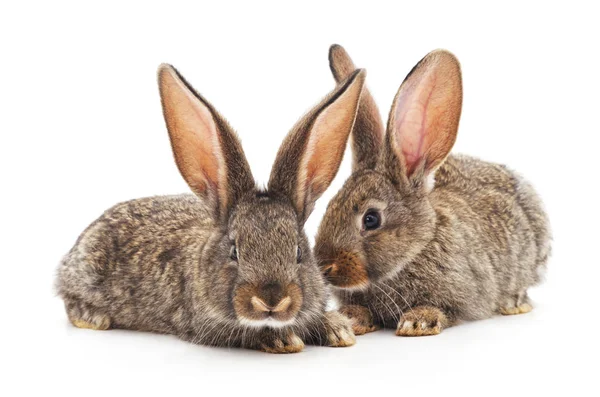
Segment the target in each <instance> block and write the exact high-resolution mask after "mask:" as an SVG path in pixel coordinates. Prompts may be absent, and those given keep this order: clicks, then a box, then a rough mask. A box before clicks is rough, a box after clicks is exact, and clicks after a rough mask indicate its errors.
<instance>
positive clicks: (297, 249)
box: [296, 246, 302, 263]
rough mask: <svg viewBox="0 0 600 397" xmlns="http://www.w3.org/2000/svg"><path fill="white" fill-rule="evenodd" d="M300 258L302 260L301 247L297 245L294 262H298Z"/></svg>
mask: <svg viewBox="0 0 600 397" xmlns="http://www.w3.org/2000/svg"><path fill="white" fill-rule="evenodd" d="M301 260H302V248H300V246H298V247H297V248H296V262H298V263H300V261H301Z"/></svg>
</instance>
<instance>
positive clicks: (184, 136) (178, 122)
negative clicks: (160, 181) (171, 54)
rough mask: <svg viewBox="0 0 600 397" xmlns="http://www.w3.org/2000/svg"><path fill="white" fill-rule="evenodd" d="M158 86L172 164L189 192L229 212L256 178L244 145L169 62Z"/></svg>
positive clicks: (220, 216) (161, 70) (220, 214)
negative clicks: (173, 156) (244, 150)
mask: <svg viewBox="0 0 600 397" xmlns="http://www.w3.org/2000/svg"><path fill="white" fill-rule="evenodd" d="M158 84H159V88H160V97H161V101H162V108H163V114H164V117H165V121H166V124H167V129H168V130H169V137H170V139H171V146H172V148H173V154H174V155H175V162H176V163H177V167H178V168H179V171H180V172H181V175H182V176H183V178H184V179H185V181H186V182H187V184H188V185H189V186H190V188H191V189H192V191H193V192H194V193H196V195H198V196H199V197H200V198H202V199H203V200H204V201H205V202H207V203H208V205H209V206H210V207H211V208H212V209H213V211H214V216H215V218H216V219H223V218H224V217H226V216H227V215H228V211H229V209H230V208H231V206H232V205H233V204H234V203H235V202H236V200H237V199H239V197H240V195H242V194H243V193H245V192H247V191H249V190H252V189H254V179H253V178H252V173H251V171H250V167H249V166H248V162H247V161H246V157H245V155H244V152H243V150H242V147H241V145H240V143H239V141H238V139H237V137H236V136H235V133H234V132H233V131H232V129H231V127H229V125H228V124H227V122H226V121H225V120H224V119H223V118H222V117H221V116H220V115H219V114H218V113H217V111H216V110H215V109H214V108H213V107H212V106H211V105H210V104H209V103H208V102H207V101H206V100H205V99H204V98H202V97H201V96H200V95H199V94H197V93H196V92H195V91H194V89H193V88H192V87H191V86H190V85H189V84H188V83H187V82H186V81H185V80H184V79H183V77H182V76H181V75H180V74H179V73H178V72H177V70H175V68H173V67H172V66H170V65H161V66H160V68H159V70H158Z"/></svg>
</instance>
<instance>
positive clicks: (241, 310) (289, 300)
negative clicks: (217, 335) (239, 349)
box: [233, 282, 303, 328]
mask: <svg viewBox="0 0 600 397" xmlns="http://www.w3.org/2000/svg"><path fill="white" fill-rule="evenodd" d="M302 301H303V296H302V290H301V289H300V287H299V286H298V284H296V283H286V284H283V283H279V282H268V283H264V284H250V283H244V284H241V285H239V286H238V287H237V288H236V291H235V294H234V297H233V308H234V310H235V312H236V314H237V317H238V320H239V321H240V323H241V324H243V325H248V326H253V327H265V326H267V327H272V328H280V327H285V326H286V325H290V324H292V323H293V322H294V321H295V319H296V315H297V314H298V312H299V311H300V307H301V306H302Z"/></svg>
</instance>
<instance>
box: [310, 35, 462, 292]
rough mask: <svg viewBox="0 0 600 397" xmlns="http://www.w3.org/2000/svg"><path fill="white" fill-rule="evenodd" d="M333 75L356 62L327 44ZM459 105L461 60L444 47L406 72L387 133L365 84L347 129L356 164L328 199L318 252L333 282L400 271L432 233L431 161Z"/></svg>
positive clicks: (451, 131) (437, 161) (437, 159)
mask: <svg viewBox="0 0 600 397" xmlns="http://www.w3.org/2000/svg"><path fill="white" fill-rule="evenodd" d="M329 59H330V67H331V70H332V72H333V75H334V77H335V78H336V80H338V81H339V80H341V79H343V78H345V77H346V76H347V75H348V73H351V72H352V71H353V70H354V69H355V67H354V64H353V63H352V60H351V59H350V57H349V56H348V54H347V53H346V52H345V50H344V49H343V48H342V47H340V46H338V45H334V46H332V47H331V49H330V58H329ZM461 106H462V81H461V72H460V66H459V63H458V61H457V60H456V58H455V57H454V56H453V55H452V54H451V53H449V52H447V51H444V50H437V51H433V52H431V53H429V54H428V55H426V56H425V57H424V58H423V59H422V60H421V61H420V62H419V63H418V64H417V65H416V66H415V67H414V68H413V69H412V71H411V72H410V73H409V74H408V75H407V76H406V78H405V80H404V82H403V83H402V85H401V86H400V88H399V90H398V93H397V95H396V97H395V99H394V102H393V105H392V107H391V110H390V114H389V120H388V125H387V133H386V132H385V131H384V128H383V123H382V121H381V118H380V116H379V111H378V109H377V107H376V106H375V103H374V101H373V99H372V97H371V95H370V94H369V93H368V91H367V90H366V89H365V90H364V93H363V95H362V98H361V101H360V104H359V110H358V114H357V119H356V122H355V126H354V129H353V132H352V151H353V166H352V168H353V172H352V175H351V176H350V178H349V179H348V180H347V181H346V182H345V184H344V186H343V187H342V189H341V190H340V191H339V192H338V193H337V195H336V196H335V197H334V198H333V200H332V201H331V202H330V203H329V205H328V208H327V211H326V213H325V216H324V218H323V221H322V223H321V225H320V227H319V231H318V234H317V237H316V241H315V256H316V257H317V260H318V262H319V265H320V267H321V269H322V271H323V273H324V275H325V276H326V277H327V279H328V280H329V281H330V282H331V283H332V284H333V285H334V286H337V287H340V288H346V289H362V288H365V287H367V286H368V285H369V282H370V281H378V280H384V279H386V278H389V277H391V276H393V275H395V274H396V273H397V272H398V271H400V270H401V269H402V267H403V265H404V264H406V263H408V262H410V261H411V260H412V259H414V258H415V256H416V255H417V254H418V253H419V252H420V251H421V250H422V249H423V248H424V246H425V245H426V244H427V243H428V242H429V241H431V239H432V238H433V233H434V227H435V215H434V212H433V209H432V207H431V204H430V202H429V199H428V197H429V194H430V193H431V188H432V186H433V185H432V182H433V178H434V175H435V171H436V169H437V168H438V167H439V166H440V165H441V164H442V163H443V162H444V160H445V159H446V157H447V156H448V154H449V152H450V150H451V149H452V146H453V145H454V142H455V140H456V134H457V129H458V122H459V118H460V113H461Z"/></svg>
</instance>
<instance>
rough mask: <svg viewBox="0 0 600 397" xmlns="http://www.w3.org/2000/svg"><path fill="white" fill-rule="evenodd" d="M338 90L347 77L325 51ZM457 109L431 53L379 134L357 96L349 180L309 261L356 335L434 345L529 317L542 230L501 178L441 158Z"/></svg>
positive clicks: (465, 160) (543, 255) (523, 189)
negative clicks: (464, 330) (474, 323)
mask: <svg viewBox="0 0 600 397" xmlns="http://www.w3.org/2000/svg"><path fill="white" fill-rule="evenodd" d="M329 55H330V57H329V59H330V67H331V70H332V72H333V75H334V76H335V79H336V80H337V81H340V80H342V79H344V78H346V76H348V74H350V73H352V72H353V71H354V69H355V68H354V65H353V63H352V60H351V59H350V58H349V56H348V54H347V53H346V52H345V51H344V49H343V48H342V47H340V46H338V45H334V46H332V47H331V49H330V54H329ZM461 105H462V82H461V72H460V66H459V63H458V61H457V60H456V58H455V57H454V56H453V55H452V54H450V53H449V52H447V51H443V50H438V51H434V52H431V53H430V54H428V55H427V56H425V58H423V59H422V60H421V61H420V62H419V63H418V64H417V65H416V66H415V67H414V68H413V70H412V71H411V72H410V73H409V74H408V76H407V77H406V78H405V80H404V82H403V83H402V85H401V86H400V89H399V91H398V94H397V95H396V98H395V99H394V103H393V105H392V108H391V111H390V115H389V121H388V125H387V134H385V133H384V127H383V123H382V121H381V119H380V116H379V111H378V109H377V107H376V106H375V103H374V101H373V98H372V97H371V95H370V94H369V92H368V91H367V90H366V89H365V92H364V93H363V95H362V98H361V101H360V105H359V110H358V114H357V119H356V122H355V125H354V129H353V133H352V150H353V173H352V175H351V176H350V178H349V179H348V180H347V181H346V183H345V185H344V186H343V188H342V189H341V190H340V191H339V192H338V193H337V195H336V196H335V197H334V198H333V200H332V201H331V202H330V203H329V206H328V208H327V211H326V213H325V217H324V219H323V221H322V223H321V225H320V227H319V231H318V234H317V237H316V242H315V256H316V258H317V260H318V262H319V265H320V267H321V269H322V271H323V273H324V274H325V275H326V277H327V278H328V280H329V281H330V282H331V283H332V284H333V285H334V286H335V287H337V288H335V292H336V295H337V297H338V298H339V299H340V301H341V304H342V307H341V308H340V311H341V312H342V313H345V314H346V315H347V316H348V317H351V318H352V321H353V329H354V332H355V334H357V335H358V334H364V333H365V332H370V331H374V330H376V329H378V328H380V327H395V328H396V334H397V335H402V336H420V335H435V334H439V333H440V332H441V331H442V329H444V328H446V327H449V326H451V325H453V324H455V323H456V322H457V321H459V320H476V319H483V318H486V317H490V316H492V315H493V314H494V313H497V312H499V313H502V314H520V313H526V312H529V311H530V310H531V309H532V307H531V305H530V302H529V300H528V297H527V289H528V288H529V287H530V286H532V285H535V284H536V283H538V282H539V281H540V274H541V272H542V271H543V270H545V268H546V261H547V259H548V255H549V253H550V239H551V237H550V231H549V225H548V219H547V217H546V214H545V213H544V210H543V209H542V205H541V202H540V199H539V198H538V196H537V194H536V193H535V192H534V190H533V188H532V187H531V185H529V183H527V182H526V181H525V180H523V179H522V178H521V177H520V176H518V175H517V174H515V173H514V172H512V171H510V170H508V169H507V168H506V167H505V166H502V165H497V164H492V163H487V162H483V161H481V160H477V159H474V158H471V157H466V156H454V155H451V156H449V155H448V154H449V152H450V150H451V149H452V146H453V145H454V141H455V139H456V134H457V129H458V122H459V118H460V113H461Z"/></svg>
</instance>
